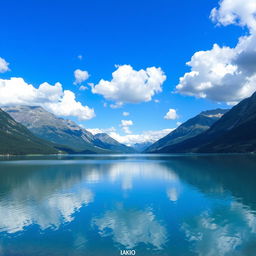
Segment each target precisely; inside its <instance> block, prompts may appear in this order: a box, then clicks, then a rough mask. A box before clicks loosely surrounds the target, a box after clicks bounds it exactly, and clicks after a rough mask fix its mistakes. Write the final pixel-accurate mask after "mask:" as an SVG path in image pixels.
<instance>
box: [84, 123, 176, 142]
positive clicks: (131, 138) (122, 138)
mask: <svg viewBox="0 0 256 256" xmlns="http://www.w3.org/2000/svg"><path fill="white" fill-rule="evenodd" d="M86 130H87V131H89V132H91V133H92V134H97V133H107V134H108V135H109V136H110V137H112V138H113V139H115V140H117V141H118V142H120V143H122V144H125V145H128V146H132V145H134V144H136V143H145V142H151V143H154V142H156V141H157V140H159V139H161V138H162V137H164V136H166V135H167V134H168V133H170V132H172V131H173V130H174V128H173V129H163V130H155V131H144V132H142V133H141V134H127V135H120V134H119V133H117V131H116V129H115V128H114V127H111V128H107V129H99V128H89V129H88V128H86Z"/></svg>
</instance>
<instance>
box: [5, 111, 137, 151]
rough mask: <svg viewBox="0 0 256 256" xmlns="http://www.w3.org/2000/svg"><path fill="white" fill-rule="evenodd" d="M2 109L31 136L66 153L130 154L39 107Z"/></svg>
mask: <svg viewBox="0 0 256 256" xmlns="http://www.w3.org/2000/svg"><path fill="white" fill-rule="evenodd" d="M2 109H3V110H4V111H5V112H6V113H7V114H9V115H10V116H11V117H12V118H13V119H14V120H15V121H16V122H18V123H20V124H22V125H23V126H25V127H26V128H27V129H28V130H29V131H30V132H31V133H33V134H34V135H35V136H37V137H38V138H40V139H42V140H45V141H49V142H51V143H52V144H54V146H55V148H56V149H58V150H61V151H64V152H67V153H83V154H85V153H101V154H104V153H132V152H134V150H133V149H132V148H130V147H128V146H126V145H123V144H121V143H119V142H117V141H116V140H114V139H113V138H111V137H110V136H108V135H107V134H101V135H96V136H95V135H93V134H92V133H90V132H88V131H87V130H86V129H83V128H81V127H80V126H79V125H77V124H76V123H74V122H73V121H70V120H65V119H63V118H59V117H56V116H55V115H53V114H52V113H50V112H48V111H46V110H45V109H43V108H42V107H40V106H11V107H4V108H2Z"/></svg>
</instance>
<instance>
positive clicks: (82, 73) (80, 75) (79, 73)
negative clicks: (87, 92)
mask: <svg viewBox="0 0 256 256" xmlns="http://www.w3.org/2000/svg"><path fill="white" fill-rule="evenodd" d="M74 76H75V82H74V84H75V85H77V84H81V83H82V82H84V81H85V80H87V79H88V78H89V76H90V75H89V73H88V72H87V71H86V70H81V69H76V70H75V71H74Z"/></svg>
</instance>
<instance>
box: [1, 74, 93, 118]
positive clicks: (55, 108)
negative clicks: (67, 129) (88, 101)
mask: <svg viewBox="0 0 256 256" xmlns="http://www.w3.org/2000/svg"><path fill="white" fill-rule="evenodd" d="M0 105H1V106H10V105H32V106H33V105H37V106H42V107H43V108H45V109H46V110H48V111H50V112H52V113H54V114H56V115H57V116H74V117H77V118H78V119H80V120H87V119H91V118H93V117H94V116H95V113H94V110H93V109H91V108H89V107H88V106H83V105H82V104H81V103H80V102H78V101H76V98H75V94H74V93H73V92H72V91H69V90H63V88H62V85H61V84H60V83H56V84H55V85H50V84H48V83H43V84H41V85H40V86H39V87H38V88H35V87H34V86H33V85H32V84H27V83H26V82H25V81H24V80H23V79H22V78H14V77H13V78H11V79H9V80H7V79H6V80H5V79H0Z"/></svg>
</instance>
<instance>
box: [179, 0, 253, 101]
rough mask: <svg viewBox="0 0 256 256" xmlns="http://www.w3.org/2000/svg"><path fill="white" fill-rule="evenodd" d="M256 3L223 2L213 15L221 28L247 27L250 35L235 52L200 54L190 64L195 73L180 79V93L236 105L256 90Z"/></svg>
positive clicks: (216, 47)
mask: <svg viewBox="0 0 256 256" xmlns="http://www.w3.org/2000/svg"><path fill="white" fill-rule="evenodd" d="M255 15H256V2H255V0H248V1H243V0H223V1H221V2H220V7H219V9H217V8H214V9H213V10H212V12H211V18H212V20H213V21H215V22H217V23H218V24H220V25H224V26H226V25H229V24H238V25H241V26H247V27H248V29H249V31H250V34H249V35H248V36H243V37H241V38H239V41H238V44H237V45H236V46H235V47H234V48H230V47H220V46H219V45H217V44H214V46H213V48H212V49H211V50H208V51H199V52H196V53H195V54H194V55H193V56H192V58H191V60H190V61H189V62H188V63H187V65H188V66H190V67H191V71H190V72H188V73H186V74H185V75H184V76H183V77H181V78H180V81H179V84H178V85H177V87H176V89H177V91H178V92H180V93H182V94H186V95H191V96H196V97H199V98H208V99H210V100H213V101H217V102H226V103H229V104H235V103H237V102H239V101H240V100H242V99H244V98H246V97H248V96H250V95H251V94H252V93H253V92H254V91H255V90H256V48H255V45H256V16H255Z"/></svg>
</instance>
